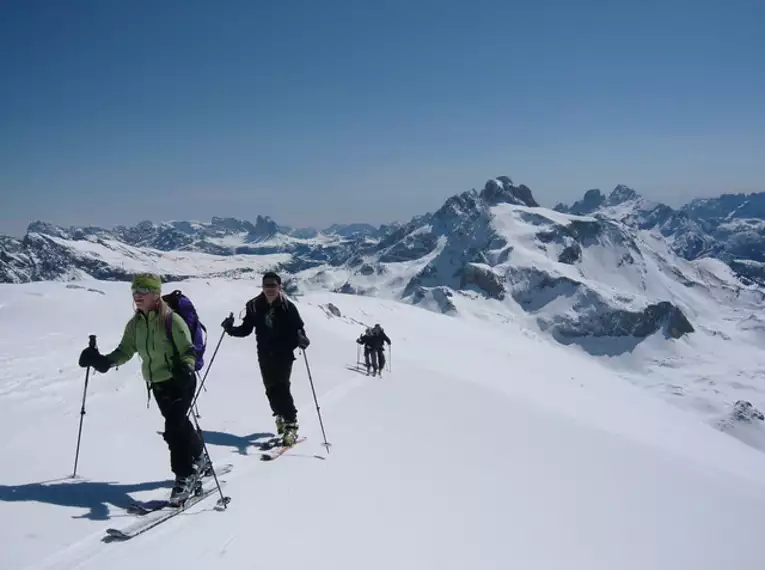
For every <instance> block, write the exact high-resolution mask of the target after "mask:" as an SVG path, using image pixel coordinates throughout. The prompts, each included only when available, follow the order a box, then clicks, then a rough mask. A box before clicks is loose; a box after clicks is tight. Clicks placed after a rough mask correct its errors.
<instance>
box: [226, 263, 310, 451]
mask: <svg viewBox="0 0 765 570" xmlns="http://www.w3.org/2000/svg"><path fill="white" fill-rule="evenodd" d="M281 285H282V280H281V278H280V277H279V275H277V274H276V273H274V272H272V271H270V272H268V273H266V274H265V275H263V292H262V293H261V294H260V295H258V296H257V297H255V298H254V299H250V300H249V301H248V302H247V304H246V305H245V311H246V312H245V315H244V319H243V320H242V324H241V325H240V326H238V327H235V326H234V317H233V316H229V317H228V318H227V319H226V320H224V321H223V322H222V323H221V326H222V327H223V330H225V331H226V332H227V333H228V334H229V335H231V336H236V337H245V336H248V335H249V334H251V333H252V331H253V330H255V339H256V341H257V347H258V362H259V364H260V373H261V375H262V376H263V384H264V385H265V388H266V396H267V397H268V402H269V404H270V405H271V411H272V412H273V415H274V417H275V418H276V430H277V432H278V433H279V435H280V436H282V439H283V442H284V445H292V444H294V443H295V441H296V440H297V432H298V422H297V409H295V403H294V401H293V399H292V393H291V390H290V376H291V375H292V363H293V362H294V361H295V354H294V350H295V349H296V348H301V349H303V350H305V349H306V348H308V345H309V344H310V341H309V340H308V338H307V337H306V335H305V330H304V323H303V319H302V318H301V317H300V312H299V311H298V309H297V307H296V306H295V305H294V304H293V303H292V302H290V301H289V300H288V299H287V298H286V297H285V296H284V294H283V293H282V287H281Z"/></svg>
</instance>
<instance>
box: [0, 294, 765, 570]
mask: <svg viewBox="0 0 765 570" xmlns="http://www.w3.org/2000/svg"><path fill="white" fill-rule="evenodd" d="M87 286H88V287H89V288H90V290H88V289H86V288H84V287H83V288H72V287H71V286H70V287H67V286H66V285H65V284H63V283H32V284H25V285H5V286H1V287H0V358H1V359H2V363H1V364H2V365H1V366H0V429H1V430H2V433H3V437H2V438H0V457H2V466H3V468H2V470H0V536H1V537H2V540H1V546H2V548H0V568H3V569H6V568H7V569H13V570H43V569H54V568H55V569H70V568H77V569H81V570H96V569H97V570H103V569H114V570H123V569H124V570H135V569H136V568H168V567H169V566H170V565H174V566H176V567H178V568H183V569H184V570H195V569H205V570H207V569H210V568H226V569H253V568H255V569H257V568H280V569H292V568H295V569H309V568H310V569H315V570H318V569H324V568H326V569H332V570H343V569H349V570H350V569H353V570H357V569H360V568H363V569H365V570H366V569H378V568H379V569H385V570H390V569H393V568H412V569H415V568H416V569H424V568H433V569H436V568H437V569H439V570H443V569H448V568H459V569H465V568H501V569H507V568H523V569H555V570H560V569H563V568H566V569H568V568H571V569H574V568H576V569H587V570H597V569H604V570H606V569H607V570H614V569H620V570H628V569H636V570H637V569H640V570H646V569H665V568H666V569H671V570H677V569H694V570H705V569H710V570H711V569H715V570H717V569H720V568H758V567H761V566H762V563H763V562H762V561H763V559H765V543H763V541H762V536H763V531H764V530H765V523H763V518H762V512H763V509H765V455H763V454H762V453H761V452H759V451H757V450H755V449H754V448H753V447H750V446H747V445H745V444H744V443H742V442H741V441H739V440H737V439H735V438H733V437H730V436H729V435H727V434H725V433H722V432H721V431H718V430H715V429H714V428H713V427H711V426H710V425H708V424H707V423H706V422H704V421H703V420H702V419H701V418H700V417H699V416H697V415H695V414H693V413H692V412H691V411H688V410H683V409H680V408H678V407H675V406H672V405H670V404H668V403H666V402H665V401H662V400H661V399H660V398H657V397H655V396H654V395H652V394H651V393H649V392H648V391H646V390H643V389H640V388H638V387H636V386H634V385H633V384H631V383H629V382H626V381H624V380H622V379H620V378H618V377H617V376H615V375H614V374H613V372H611V371H610V370H609V369H608V368H606V367H605V366H604V365H603V364H601V363H600V362H599V361H598V360H596V359H594V358H593V357H591V356H587V355H585V354H583V353H580V352H577V351H574V350H570V349H569V348H567V347H562V346H560V345H556V344H555V343H554V342H553V341H551V340H548V339H546V338H544V337H543V336H541V335H538V334H536V333H534V332H532V331H530V330H528V329H522V328H520V327H519V326H518V325H513V324H512V323H504V324H499V323H495V324H493V323H491V322H485V321H477V320H472V319H467V318H464V319H463V318H452V317H448V316H444V315H440V314H437V313H433V312H429V311H426V310H423V309H419V308H416V307H412V306H409V305H405V304H401V303H397V302H395V301H390V300H382V299H376V298H365V297H356V296H350V295H339V294H331V293H320V292H317V293H310V294H308V295H305V296H303V297H299V298H298V299H296V301H297V302H298V303H299V308H300V310H301V312H302V314H303V317H304V319H305V321H306V328H307V332H308V335H309V337H310V338H311V340H312V344H311V346H310V347H309V349H308V350H307V357H308V363H309V365H310V369H311V372H312V376H313V380H314V383H315V386H316V392H317V396H318V399H319V403H320V406H321V411H322V414H323V419H324V424H325V427H326V430H327V435H328V439H329V441H330V442H331V443H332V447H331V453H327V451H326V450H325V449H324V447H323V446H322V445H321V443H322V436H321V431H320V429H319V424H318V420H317V414H316V409H315V405H314V400H313V396H312V393H311V388H310V384H309V382H308V376H307V373H306V365H305V362H304V361H303V357H302V355H301V354H300V353H299V352H297V353H296V355H297V356H298V360H296V362H295V367H294V373H293V387H294V388H293V389H294V394H295V397H296V401H297V404H298V406H299V409H300V421H301V430H302V433H303V434H304V435H306V436H307V437H308V440H307V441H306V442H305V443H302V444H300V445H299V446H297V447H296V448H294V449H293V450H291V451H290V452H288V453H287V454H285V455H284V456H283V457H282V458H281V459H279V460H278V461H276V462H273V463H264V462H261V461H259V460H258V453H257V450H256V449H255V447H254V446H253V443H254V442H255V441H257V439H258V438H259V437H264V436H265V434H269V433H271V432H272V430H273V423H272V420H271V417H270V412H269V410H268V407H267V404H266V400H265V395H264V393H263V387H262V383H261V379H260V375H259V372H258V370H257V361H256V357H255V352H254V339H253V338H248V339H234V338H228V337H226V338H225V339H224V340H223V342H222V344H221V345H220V350H219V352H218V355H217V357H216V360H215V362H214V364H213V366H212V369H211V371H210V373H209V376H208V380H207V385H208V388H209V391H207V392H203V393H202V396H201V399H200V404H199V409H200V412H201V415H202V417H201V419H200V422H201V425H202V427H203V429H204V430H205V434H206V440H207V443H208V445H209V447H210V452H211V455H212V457H213V459H214V461H215V462H216V464H224V463H227V462H231V463H233V464H234V470H233V471H232V472H231V473H230V474H228V475H226V476H225V477H224V479H225V480H226V485H225V487H224V489H225V492H226V494H227V495H229V496H231V497H232V502H231V504H230V505H229V507H228V509H227V510H226V511H222V512H220V511H216V510H214V509H213V506H214V503H215V500H214V499H208V500H207V501H206V502H203V503H201V504H199V505H197V506H195V507H193V508H191V509H189V510H188V511H187V512H185V513H183V514H181V515H179V516H177V517H175V518H174V519H173V520H171V521H169V522H167V523H164V524H162V525H160V526H159V527H157V528H155V529H153V530H150V531H149V532H148V533H146V534H144V535H141V536H138V537H136V538H134V539H132V540H131V541H128V542H119V543H114V542H112V543H109V542H104V541H103V540H102V538H103V537H104V530H105V529H106V528H107V527H112V526H115V527H119V526H121V525H125V524H127V523H129V522H130V520H131V516H130V515H128V514H126V512H125V511H124V506H125V505H126V504H127V503H128V502H129V501H130V499H131V498H132V499H143V500H148V499H151V498H161V497H166V496H167V494H168V493H169V479H170V477H171V474H170V472H169V465H168V453H167V450H166V447H165V443H164V441H163V440H162V438H161V437H160V436H159V435H158V434H157V431H158V430H161V429H162V420H161V416H160V414H159V411H158V409H157V407H156V404H154V403H153V402H152V403H151V405H150V407H149V409H147V407H146V389H145V387H144V383H143V381H142V380H141V378H140V374H139V362H138V359H137V357H136V358H135V359H134V360H133V361H131V362H130V363H128V364H127V365H125V366H123V367H121V368H120V369H119V370H112V371H110V372H109V373H108V374H105V375H99V374H95V375H93V376H91V379H90V385H89V387H88V391H87V400H86V410H87V414H86V415H85V417H84V428H83V436H82V447H81V452H80V460H79V466H78V475H79V478H78V479H74V480H73V479H71V478H70V475H71V473H72V468H73V461H74V453H75V446H76V440H77V428H78V424H79V420H80V407H81V405H82V397H83V385H84V371H83V370H82V369H80V368H78V367H77V365H76V361H77V357H78V355H79V352H80V351H81V350H82V348H83V347H84V346H85V345H86V343H87V338H88V335H89V334H96V335H98V344H99V347H100V348H101V350H102V351H104V352H106V351H108V350H111V349H112V348H113V347H114V346H115V344H116V342H117V341H118V340H119V337H120V335H121V332H122V330H123V327H124V324H125V322H126V320H127V319H128V318H129V317H130V313H131V299H130V294H129V289H128V285H127V284H126V283H100V282H95V281H89V282H87ZM182 289H183V290H184V292H186V293H187V294H189V295H190V296H191V298H192V299H193V300H194V301H195V302H196V304H197V305H198V308H199V310H200V314H201V317H202V319H203V321H204V322H205V323H206V324H207V325H208V326H209V329H210V338H209V345H208V346H209V348H208V360H209V358H210V356H211V355H212V352H213V350H214V349H215V346H216V344H217V341H218V339H219V338H220V336H219V334H220V328H219V326H218V323H220V321H221V320H222V319H223V318H224V317H225V316H226V315H227V314H228V312H229V311H233V312H234V313H235V314H238V313H239V311H240V310H241V309H242V308H243V306H244V303H245V301H246V300H247V299H248V298H250V297H251V296H253V295H255V294H256V293H257V290H255V289H253V283H252V282H251V281H235V282H228V281H222V280H221V281H204V280H197V281H190V282H184V283H183V284H182ZM329 303H332V304H333V305H334V306H335V307H336V308H337V309H339V311H340V313H341V315H342V316H340V317H337V316H335V315H334V314H333V313H332V312H331V311H330V310H329V307H328V304H329ZM376 322H379V323H381V324H383V326H384V327H385V329H386V331H387V332H388V334H389V335H390V336H391V338H392V340H393V347H392V352H391V353H389V357H390V360H391V368H392V370H391V371H390V372H389V373H386V374H385V375H384V376H383V378H371V377H367V376H365V375H362V374H360V373H359V372H358V371H357V370H356V369H355V366H356V359H357V347H356V344H355V343H354V340H355V339H356V338H357V337H358V335H359V334H360V332H361V331H362V327H363V326H364V325H371V324H374V323H376Z"/></svg>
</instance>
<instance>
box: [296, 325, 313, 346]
mask: <svg viewBox="0 0 765 570" xmlns="http://www.w3.org/2000/svg"><path fill="white" fill-rule="evenodd" d="M297 337H298V347H299V348H302V349H303V350H305V349H306V348H308V345H310V344H311V341H310V340H308V337H307V336H305V331H304V330H303V329H300V330H298V332H297Z"/></svg>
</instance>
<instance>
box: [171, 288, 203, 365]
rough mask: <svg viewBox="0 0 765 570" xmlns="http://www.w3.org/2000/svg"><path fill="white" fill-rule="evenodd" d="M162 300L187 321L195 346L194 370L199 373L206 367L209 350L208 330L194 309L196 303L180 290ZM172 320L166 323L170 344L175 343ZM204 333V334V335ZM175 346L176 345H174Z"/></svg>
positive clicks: (192, 342)
mask: <svg viewBox="0 0 765 570" xmlns="http://www.w3.org/2000/svg"><path fill="white" fill-rule="evenodd" d="M162 300H163V301H164V302H165V303H167V304H168V306H169V307H170V308H171V309H172V310H173V312H175V313H178V314H179V315H180V316H181V318H182V319H183V320H184V321H186V324H187V325H188V327H189V331H191V344H193V345H194V354H195V356H196V362H195V363H194V370H195V371H197V372H198V371H199V370H201V369H202V366H204V363H205V361H204V355H205V349H206V348H207V328H206V327H205V326H204V325H203V324H202V323H201V322H200V320H199V315H197V310H196V309H195V308H194V303H192V302H191V299H189V298H188V297H187V296H186V295H184V294H183V293H181V292H180V291H179V290H177V289H176V290H175V291H173V292H172V293H168V294H167V295H163V296H162ZM172 326H173V323H172V319H167V321H165V328H166V329H167V337H168V338H169V339H170V342H173V334H172ZM202 331H204V334H202ZM173 346H175V343H173Z"/></svg>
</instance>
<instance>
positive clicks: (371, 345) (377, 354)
mask: <svg viewBox="0 0 765 570" xmlns="http://www.w3.org/2000/svg"><path fill="white" fill-rule="evenodd" d="M356 342H357V343H358V344H362V345H364V363H365V364H366V366H367V374H369V368H370V366H371V368H372V376H376V375H380V376H381V375H382V372H383V370H384V369H385V345H384V343H386V342H387V343H388V346H390V344H391V342H390V338H388V335H387V334H385V331H384V330H383V328H382V327H381V326H380V325H379V324H376V325H375V326H374V327H373V328H371V329H369V328H368V329H367V330H366V331H365V332H364V334H363V335H361V336H360V337H359V338H358V339H357V340H356ZM370 360H371V362H370Z"/></svg>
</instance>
